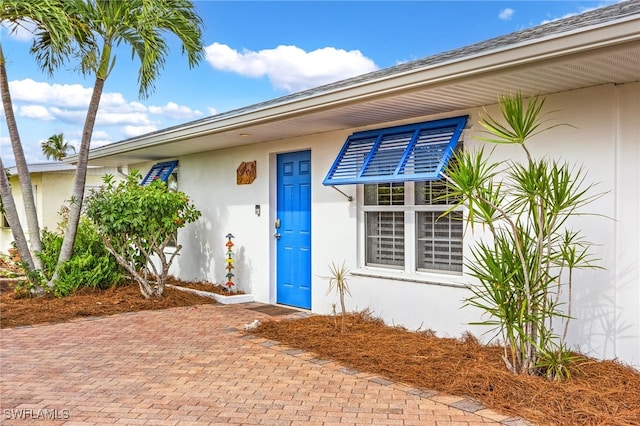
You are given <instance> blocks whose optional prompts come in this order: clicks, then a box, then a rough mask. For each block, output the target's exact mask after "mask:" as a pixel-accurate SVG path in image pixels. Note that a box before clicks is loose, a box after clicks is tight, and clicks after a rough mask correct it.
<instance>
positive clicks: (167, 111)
mask: <svg viewBox="0 0 640 426" xmlns="http://www.w3.org/2000/svg"><path fill="white" fill-rule="evenodd" d="M149 112H150V113H151V114H156V115H162V116H165V117H169V118H173V119H182V118H195V117H200V116H201V115H202V113H201V112H200V111H198V110H192V109H191V108H189V107H187V106H184V105H178V104H177V103H175V102H167V104H166V105H165V106H161V107H158V106H150V107H149Z"/></svg>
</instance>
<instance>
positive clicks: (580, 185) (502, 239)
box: [444, 94, 597, 379]
mask: <svg viewBox="0 0 640 426" xmlns="http://www.w3.org/2000/svg"><path fill="white" fill-rule="evenodd" d="M544 102H545V99H544V98H541V97H538V96H534V97H531V98H530V99H529V100H528V101H525V99H524V98H523V96H522V94H517V95H515V96H503V97H501V98H500V100H499V108H500V116H501V117H500V118H494V117H492V116H491V115H490V114H489V113H488V112H487V111H486V110H484V111H483V113H482V114H481V117H480V122H479V124H480V125H481V126H482V127H483V128H484V129H485V130H486V131H487V132H488V133H489V134H490V136H489V137H486V138H485V137H483V138H480V137H479V138H477V139H479V140H482V141H484V142H488V143H494V144H516V145H518V146H520V147H521V148H522V149H523V151H524V153H525V156H526V161H525V162H523V163H518V162H516V161H509V162H506V163H499V162H492V161H491V160H490V158H489V156H488V154H487V153H486V152H485V150H484V148H480V149H479V150H477V151H476V152H461V153H458V154H456V157H455V161H452V162H451V164H450V166H449V167H448V168H447V170H446V173H445V175H444V177H445V179H446V180H447V182H448V183H447V185H448V186H449V188H450V190H451V191H452V192H453V194H454V196H456V197H457V198H458V199H459V200H460V201H459V204H458V205H461V204H463V205H465V206H466V208H467V220H468V221H469V222H470V224H471V229H472V230H473V229H474V228H473V225H474V224H481V225H482V226H483V228H484V229H486V230H487V231H488V233H489V234H490V237H491V238H488V239H484V240H481V241H480V242H478V243H477V244H476V245H475V246H474V247H473V248H472V249H471V255H470V258H469V259H467V262H466V265H467V268H468V271H469V273H470V275H471V276H472V277H474V278H476V280H477V282H476V283H474V284H470V285H469V286H468V287H469V289H470V291H471V293H472V295H471V297H469V298H467V299H466V305H467V306H474V307H477V308H480V309H481V310H483V311H485V312H486V313H487V314H489V318H488V319H486V320H485V321H481V322H477V323H475V324H480V325H485V326H486V325H488V326H491V327H493V329H494V330H495V331H496V332H497V333H496V335H497V336H500V337H501V338H502V340H503V341H504V343H505V346H504V354H503V359H504V362H505V364H506V366H507V368H508V369H509V370H510V371H512V372H513V373H519V374H520V373H524V374H541V375H547V376H548V377H550V378H553V379H562V378H565V377H568V376H569V370H568V369H567V366H568V363H569V362H570V361H571V359H572V357H571V356H570V354H569V352H568V351H567V349H566V344H565V338H566V334H567V326H568V322H569V320H570V319H571V289H572V285H573V271H574V270H575V269H576V268H588V267H595V266H594V264H593V260H594V259H592V257H591V256H590V254H589V247H590V244H589V243H587V242H586V241H585V240H584V238H583V237H582V236H581V233H580V231H573V230H571V229H570V228H569V223H568V221H569V218H570V217H571V216H574V215H576V214H580V213H579V212H580V211H581V210H582V208H583V207H584V206H585V205H586V204H588V203H589V202H591V201H592V200H593V199H594V198H595V197H596V196H597V195H590V191H591V189H592V187H593V186H594V185H593V184H586V183H585V171H584V169H582V168H581V167H572V166H570V165H569V164H567V163H561V162H558V161H553V160H549V159H546V158H543V159H535V158H533V156H532V155H531V152H530V151H529V149H528V148H527V143H529V142H530V139H531V138H532V137H533V136H535V135H537V134H539V133H541V132H544V131H546V130H549V129H551V128H553V127H557V126H558V125H551V124H549V120H548V119H547V118H546V115H545V114H542V109H543V106H544ZM452 209H453V208H452ZM564 289H566V290H567V292H568V296H567V298H566V300H567V309H564V310H563V309H561V307H560V305H561V303H562V302H561V301H562V300H563V299H561V293H562V291H563V290H564ZM554 320H555V322H554ZM562 322H564V330H563V332H562V334H560V333H559V332H558V331H557V330H556V329H555V328H554V324H557V323H562Z"/></svg>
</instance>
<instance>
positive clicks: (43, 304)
mask: <svg viewBox="0 0 640 426" xmlns="http://www.w3.org/2000/svg"><path fill="white" fill-rule="evenodd" d="M13 286H14V283H11V282H3V283H2V284H0V327H1V328H8V327H18V326H23V325H32V324H42V323H57V322H64V321H69V320H70V319H73V318H78V317H95V316H106V315H113V314H119V313H124V312H133V311H147V310H154V309H167V308H174V307H180V306H193V305H203V304H211V303H216V302H215V301H214V300H213V299H210V298H207V297H202V296H198V295H196V294H192V293H187V292H184V291H180V290H177V289H173V288H169V287H167V288H165V290H164V295H163V296H162V297H159V298H152V299H145V298H144V297H143V296H142V294H141V293H140V289H139V287H138V285H137V284H135V283H131V284H126V285H122V286H116V287H112V288H110V289H107V290H95V289H89V288H83V289H80V290H78V291H76V292H75V293H74V294H73V295H71V296H67V297H64V298H56V297H53V296H43V297H37V298H32V297H25V296H20V295H17V294H16V293H15V292H14V291H13Z"/></svg>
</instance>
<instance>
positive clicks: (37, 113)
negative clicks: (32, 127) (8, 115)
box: [18, 105, 55, 121]
mask: <svg viewBox="0 0 640 426" xmlns="http://www.w3.org/2000/svg"><path fill="white" fill-rule="evenodd" d="M18 115H19V116H20V117H27V118H35V119H36V120H47V121H51V120H55V117H54V116H53V115H51V114H50V113H49V110H47V108H45V107H43V106H42V105H23V106H21V107H20V108H18Z"/></svg>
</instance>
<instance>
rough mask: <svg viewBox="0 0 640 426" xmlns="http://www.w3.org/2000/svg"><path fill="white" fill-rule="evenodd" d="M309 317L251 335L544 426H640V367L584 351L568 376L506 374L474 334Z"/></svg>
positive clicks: (356, 317)
mask: <svg viewBox="0 0 640 426" xmlns="http://www.w3.org/2000/svg"><path fill="white" fill-rule="evenodd" d="M346 324H347V326H346V328H345V333H344V334H343V333H341V332H340V316H337V317H333V316H310V317H307V318H302V319H284V320H281V321H269V322H265V323H263V324H261V325H260V326H259V327H257V328H256V329H254V330H251V334H254V335H257V336H260V337H263V338H267V339H270V340H275V341H278V342H280V343H282V344H284V345H287V346H291V347H293V348H298V349H303V350H305V351H309V352H313V353H314V354H316V355H317V356H318V357H319V358H323V359H332V360H335V361H337V362H340V363H341V364H343V365H345V366H347V367H350V368H354V369H356V370H359V371H363V372H369V373H373V374H377V375H381V376H384V377H387V378H389V379H391V380H394V381H397V382H400V383H404V384H407V385H410V386H414V387H417V388H421V389H425V390H426V389H431V390H437V391H440V392H444V393H448V394H452V395H457V396H462V397H469V398H472V399H475V400H476V401H480V402H482V403H483V404H484V405H486V406H487V407H490V408H492V409H494V410H496V411H498V412H501V413H504V414H508V415H516V416H520V417H522V418H525V419H527V420H529V421H532V422H535V423H538V424H542V425H551V424H553V425H621V426H622V425H625V426H630V425H640V372H638V371H637V370H635V369H633V368H630V367H627V366H624V365H621V364H620V363H617V362H613V361H596V360H593V359H590V358H587V357H584V358H582V357H581V359H580V361H579V362H578V363H576V365H575V366H574V367H572V368H571V380H570V381H567V382H562V383H558V382H552V381H549V380H547V379H545V378H541V377H531V376H524V375H514V374H511V373H509V372H508V371H507V370H506V367H505V366H504V363H503V362H502V359H501V354H502V348H500V347H497V346H486V345H482V344H480V343H478V341H477V340H476V339H475V338H474V337H473V336H471V335H466V336H463V337H462V338H460V339H451V338H439V337H436V336H434V335H433V333H432V332H429V331H426V332H410V331H407V330H406V329H404V328H401V327H389V326H386V325H384V323H383V322H382V321H381V320H378V319H375V318H372V317H371V316H370V315H368V314H367V313H366V312H363V313H355V314H349V315H348V317H347V321H346Z"/></svg>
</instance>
